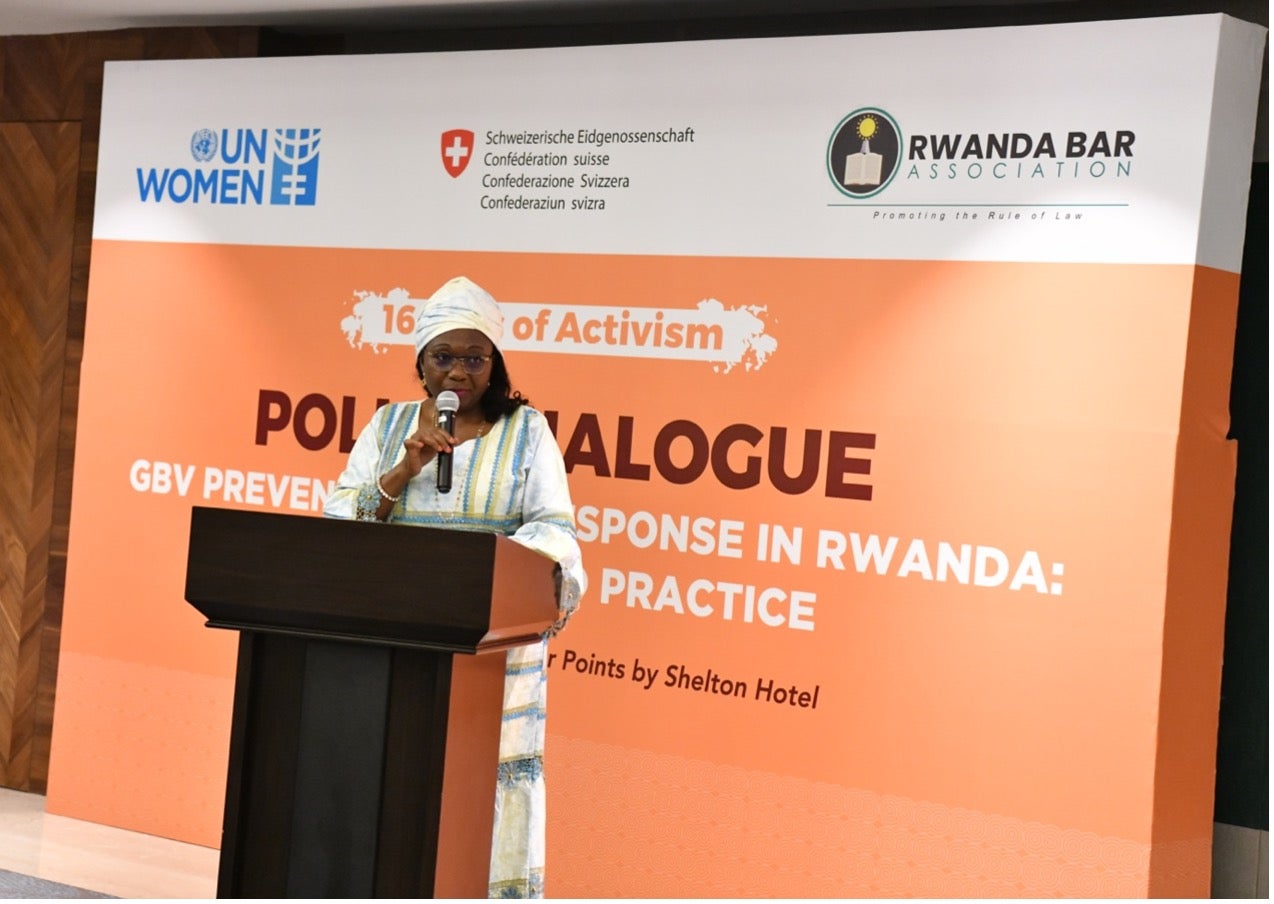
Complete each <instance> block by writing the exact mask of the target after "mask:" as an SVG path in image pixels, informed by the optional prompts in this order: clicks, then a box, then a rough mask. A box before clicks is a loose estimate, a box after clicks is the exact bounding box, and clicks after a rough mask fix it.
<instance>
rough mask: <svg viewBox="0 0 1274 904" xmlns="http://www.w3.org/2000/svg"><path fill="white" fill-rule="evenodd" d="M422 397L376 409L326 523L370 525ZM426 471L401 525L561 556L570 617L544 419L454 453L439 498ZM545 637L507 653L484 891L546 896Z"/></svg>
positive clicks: (566, 564)
mask: <svg viewBox="0 0 1274 904" xmlns="http://www.w3.org/2000/svg"><path fill="white" fill-rule="evenodd" d="M419 416H420V402H418V401H415V402H395V403H391V404H389V405H386V406H384V407H383V408H380V409H378V410H377V411H376V413H375V414H374V415H372V419H371V421H370V422H369V423H368V425H367V426H366V427H364V428H363V431H362V433H361V434H360V435H359V437H358V440H357V441H356V442H355V443H354V448H353V449H352V450H351V452H350V457H349V462H348V464H347V465H346V467H345V470H344V471H343V472H342V473H341V476H340V477H339V478H338V480H337V483H336V488H335V489H334V490H333V492H332V494H331V495H330V496H329V497H328V499H327V502H326V504H325V506H324V509H323V513H324V515H326V516H328V517H331V518H346V519H364V520H374V518H375V515H374V512H375V511H376V508H377V507H378V506H379V505H380V502H381V499H380V494H379V492H378V491H377V488H376V479H377V478H378V477H379V476H380V475H381V474H384V473H385V472H386V471H388V470H389V469H390V468H392V467H393V466H394V465H395V464H396V463H397V462H398V461H399V459H401V458H402V456H403V455H404V454H405V453H404V449H403V441H404V440H406V438H407V437H409V436H411V434H412V433H414V432H415V430H416V427H417V421H418V419H419ZM436 476H437V470H436V468H434V467H431V466H429V465H426V467H425V468H424V469H423V470H422V471H421V472H420V474H418V475H417V476H416V477H414V478H413V479H412V480H411V482H410V483H408V484H407V488H406V489H405V490H404V491H403V492H402V494H401V495H400V496H399V499H398V501H397V502H396V503H394V507H393V510H392V511H391V512H390V515H389V517H388V518H387V519H386V520H388V521H391V522H394V523H402V524H413V525H420V526H424V527H439V528H450V529H453V530H473V531H493V532H496V533H501V534H505V535H507V536H509V537H511V538H512V539H513V540H515V541H516V542H518V543H521V544H523V545H525V546H528V547H530V548H531V549H534V550H537V551H538V552H541V553H544V554H545V555H548V556H549V557H551V558H553V559H555V560H556V561H557V562H558V563H559V564H560V565H561V569H562V584H561V593H560V597H559V600H558V605H559V608H560V614H559V619H558V621H557V623H556V624H555V625H554V626H553V629H552V630H551V631H550V634H551V633H555V632H556V631H557V630H558V629H560V628H561V627H562V625H564V624H565V622H566V620H567V618H569V617H570V615H571V613H572V612H573V611H574V610H575V608H576V607H577V606H578V605H579V599H580V595H581V594H582V593H583V590H584V586H585V580H586V579H585V575H584V570H583V566H582V565H581V562H580V549H579V543H578V542H577V540H576V535H575V512H574V507H573V506H572V504H571V497H570V491H569V489H568V487H567V484H566V469H565V467H564V465H563V463H562V453H561V451H560V450H559V449H558V447H557V441H556V440H555V439H554V437H553V434H552V432H551V431H550V430H549V426H548V422H547V421H546V420H545V418H544V415H542V414H541V413H540V412H538V411H536V410H535V409H533V408H530V407H529V406H525V405H524V406H522V407H521V408H519V409H518V410H517V411H515V412H514V413H513V414H511V415H507V416H505V417H502V418H501V419H500V420H499V421H497V422H496V423H495V424H492V425H491V429H490V430H489V431H488V432H487V434H486V435H485V436H481V437H478V438H477V439H475V440H471V441H468V442H464V443H461V444H460V445H458V446H456V447H455V450H454V451H453V452H452V486H451V492H449V493H439V492H438V487H437V480H436ZM547 649H548V639H547V637H545V638H544V639H542V640H541V641H540V642H539V643H534V644H529V645H527V646H523V647H516V648H514V649H512V650H510V651H509V652H508V655H507V661H506V666H505V679H504V714H503V722H502V725H501V730H500V766H499V775H498V778H497V788H496V804H495V807H496V809H495V829H494V833H493V836H492V844H491V873H490V877H489V886H488V896H489V897H493V898H539V897H543V896H544V827H545V794H544V772H543V765H544V713H545V702H546V691H547V684H546V678H547V676H546V672H545V656H546V652H547Z"/></svg>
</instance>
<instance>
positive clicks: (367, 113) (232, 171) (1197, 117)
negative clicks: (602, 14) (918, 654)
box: [94, 15, 1265, 271]
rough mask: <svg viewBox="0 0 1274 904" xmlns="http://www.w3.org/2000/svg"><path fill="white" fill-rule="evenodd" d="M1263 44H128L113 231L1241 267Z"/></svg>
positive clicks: (1188, 27)
mask: <svg viewBox="0 0 1274 904" xmlns="http://www.w3.org/2000/svg"><path fill="white" fill-rule="evenodd" d="M1264 40H1265V29H1263V28H1261V27H1258V26H1255V25H1250V24H1248V23H1243V22H1239V21H1237V20H1234V19H1229V18H1227V17H1224V16H1220V15H1209V16H1186V17H1178V18H1166V19H1150V20H1129V21H1118V22H1091V23H1079V24H1068V25H1047V26H1032V27H1022V28H986V29H972V30H959V31H928V32H916V33H899V34H868V35H837V36H824V37H796V38H764V39H746V40H744V39H741V40H724V41H705V42H685V43H663V44H636V45H621V46H589V47H559V48H546V49H533V50H499V51H465V52H454V53H427V54H399V55H376V56H348V57H305V58H267V59H245V60H193V61H172V62H169V61H158V62H112V63H108V64H107V66H106V77H105V88H104V95H103V101H102V127H101V140H100V156H99V161H98V173H97V207H96V220H95V224H94V236H95V237H96V238H107V239H128V240H150V241H172V242H208V243H226V244H254V245H297V246H318V247H369V248H397V249H414V248H419V249H431V250H464V251H484V250H489V251H526V252H572V253H617V254H691V255H708V256H755V257H796V258H862V259H903V258H905V259H949V260H992V261H1056V262H1099V263H1122V262H1131V263H1202V264H1207V265H1209V266H1214V267H1219V268H1223V269H1228V270H1234V271H1237V270H1238V269H1239V261H1240V258H1241V253H1242V236H1243V224H1244V213H1245V211H1244V207H1243V204H1244V202H1245V199H1246V196H1247V186H1248V181H1249V173H1250V168H1251V154H1252V144H1253V130H1254V127H1255V118H1256V105H1257V104H1256V99H1257V86H1258V83H1259V77H1260V70H1261V55H1262V49H1263V45H1264ZM1203 225H1206V227H1207V228H1206V232H1204V231H1203V230H1202V228H1201V227H1202V226H1203Z"/></svg>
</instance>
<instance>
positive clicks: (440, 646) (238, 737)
mask: <svg viewBox="0 0 1274 904" xmlns="http://www.w3.org/2000/svg"><path fill="white" fill-rule="evenodd" d="M554 568H555V565H554V563H553V561H552V560H551V559H548V558H547V557H545V556H542V555H539V554H538V553H535V552H533V551H532V550H529V549H527V548H525V547H523V546H519V545H518V544H516V543H514V542H513V541H511V540H509V539H508V538H506V537H502V536H497V535H495V534H486V533H472V532H463V531H449V530H434V529H429V528H415V527H404V526H396V525H386V524H379V523H368V522H358V521H339V520H334V519H328V518H317V517H306V516H297V515H282V514H274V513H260V512H243V511H234V510H229V509H215V508H204V507H198V506H196V507H195V508H194V509H193V510H192V512H191V526H190V551H189V558H188V561H187V568H186V599H187V600H188V601H189V602H190V603H191V604H192V605H193V606H194V607H195V608H196V609H198V610H199V612H201V613H202V614H203V615H204V616H205V617H206V618H207V619H208V622H207V623H208V625H209V627H214V628H230V629H234V630H237V631H239V632H240V634H239V661H238V671H237V673H236V679H235V692H234V714H233V721H232V725H231V734H230V765H229V774H228V779H227V784H226V805H225V818H224V822H223V825H222V846H221V862H220V869H219V873H218V878H217V897H219V898H238V897H247V898H296V897H304V898H339V897H359V898H371V897H396V898H428V897H439V898H443V897H446V898H467V897H475V898H481V897H486V893H487V869H488V862H489V859H490V851H491V828H492V810H493V807H494V801H495V784H496V772H497V763H498V754H499V734H500V710H501V706H502V703H503V688H504V659H505V657H504V656H503V655H502V654H501V653H500V652H499V651H503V650H505V649H507V648H509V647H512V646H517V645H520V644H524V643H530V642H533V641H535V640H537V639H538V638H539V636H540V635H541V634H542V633H543V632H544V631H545V630H546V629H547V628H548V627H549V625H551V624H552V622H553V620H554V619H555V618H556V617H557V600H556V593H555V589H554V579H553V571H554ZM455 654H463V655H455ZM474 654H476V655H474Z"/></svg>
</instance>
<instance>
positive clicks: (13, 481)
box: [0, 122, 80, 789]
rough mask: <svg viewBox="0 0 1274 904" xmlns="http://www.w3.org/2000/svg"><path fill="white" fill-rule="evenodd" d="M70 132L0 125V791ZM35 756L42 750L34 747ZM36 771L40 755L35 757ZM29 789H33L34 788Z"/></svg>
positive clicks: (51, 351) (43, 425) (11, 732)
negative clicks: (0, 337) (0, 560)
mask: <svg viewBox="0 0 1274 904" xmlns="http://www.w3.org/2000/svg"><path fill="white" fill-rule="evenodd" d="M79 147H80V127H79V123H77V122H35V123H0V173H5V174H6V175H10V174H20V175H21V178H3V179H0V211H3V212H4V213H3V216H0V261H3V266H2V267H0V319H3V321H4V324H5V345H4V354H3V356H2V357H0V406H2V408H3V412H4V422H5V428H6V429H5V430H4V431H3V432H0V473H3V474H4V478H3V480H0V525H2V526H0V530H2V531H3V534H4V565H3V567H4V571H3V573H2V574H0V782H3V783H4V784H6V785H9V786H11V787H19V788H24V789H32V788H33V787H36V785H33V784H32V778H33V774H34V772H35V763H36V760H37V749H38V748H39V747H40V746H41V744H40V742H39V741H37V737H38V735H39V734H40V727H39V721H40V719H39V714H38V712H37V709H38V707H37V700H38V697H39V685H40V680H41V678H42V677H43V678H45V679H46V680H47V679H48V678H50V677H53V676H49V675H45V676H42V675H41V665H42V658H43V657H42V651H43V645H44V639H45V638H44V621H43V617H44V611H45V607H44V595H45V591H46V587H47V579H48V563H49V548H50V535H51V533H52V528H53V486H54V481H55V472H56V468H55V462H56V459H57V444H58V427H59V417H60V415H59V412H60V409H61V401H62V361H63V351H64V348H65V344H66V313H67V299H68V295H69V288H70V278H71V266H70V265H71V235H72V229H73V225H74V217H75V185H76V171H77V162H78V159H79ZM45 746H47V745H45ZM45 762H46V766H45V769H46V771H47V753H46V755H45ZM37 784H39V783H37Z"/></svg>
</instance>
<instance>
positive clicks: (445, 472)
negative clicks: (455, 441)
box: [434, 389, 460, 493]
mask: <svg viewBox="0 0 1274 904" xmlns="http://www.w3.org/2000/svg"><path fill="white" fill-rule="evenodd" d="M434 405H435V407H437V409H438V426H439V427H441V428H442V429H443V430H446V431H447V435H448V436H450V435H451V432H452V431H453V430H455V429H456V412H457V411H459V410H460V396H458V395H456V394H455V393H454V392H452V391H451V390H450V389H448V390H447V391H446V392H440V393H438V398H437V399H436V400H435V401H434ZM438 492H439V493H450V492H451V453H450V452H439V453H438Z"/></svg>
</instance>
